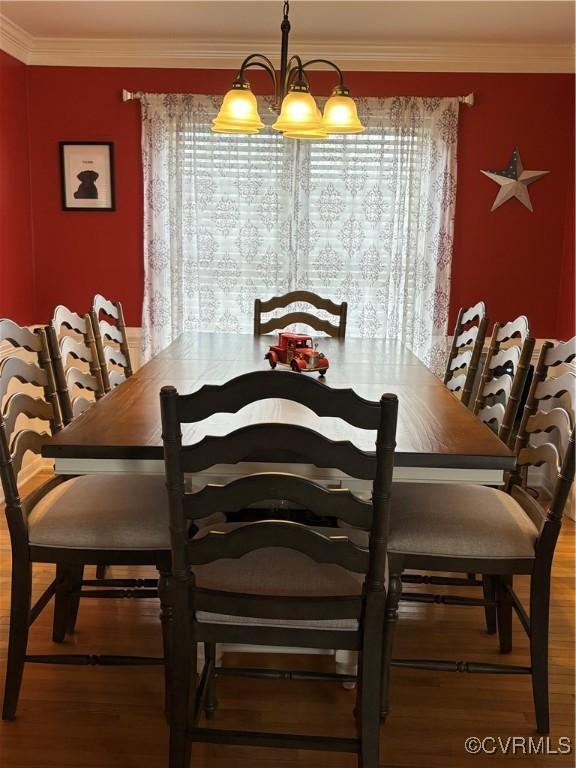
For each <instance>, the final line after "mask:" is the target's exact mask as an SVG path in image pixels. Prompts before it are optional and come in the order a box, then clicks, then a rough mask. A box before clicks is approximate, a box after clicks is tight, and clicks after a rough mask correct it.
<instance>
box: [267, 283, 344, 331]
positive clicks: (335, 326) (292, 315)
mask: <svg viewBox="0 0 576 768" xmlns="http://www.w3.org/2000/svg"><path fill="white" fill-rule="evenodd" d="M294 303H299V304H311V305H312V306H313V307H314V308H315V309H319V310H323V311H324V312H327V313H329V314H331V315H334V316H335V317H336V318H337V319H338V322H337V323H336V322H331V321H330V320H325V319H322V318H320V317H317V316H316V315H314V314H312V313H311V312H308V311H304V310H300V309H299V310H297V311H293V312H288V313H286V314H285V315H281V316H279V317H271V318H270V319H268V320H262V315H263V314H265V313H267V312H273V311H274V310H275V309H286V307H288V306H290V304H294ZM347 316H348V304H347V303H346V302H345V301H343V302H342V303H341V304H335V303H334V302H333V301H330V299H323V298H322V297H321V296H318V294H316V293H311V292H310V291H291V292H290V293H286V294H284V295H283V296H274V297H273V298H271V299H268V301H262V300H261V299H256V300H255V302H254V336H260V335H262V334H264V333H270V332H271V331H275V330H282V329H284V328H286V327H287V326H289V325H292V323H304V324H305V325H309V326H310V327H311V328H313V329H314V330H315V331H323V332H324V333H326V334H328V336H335V337H336V338H339V339H343V338H344V337H345V336H346V321H347Z"/></svg>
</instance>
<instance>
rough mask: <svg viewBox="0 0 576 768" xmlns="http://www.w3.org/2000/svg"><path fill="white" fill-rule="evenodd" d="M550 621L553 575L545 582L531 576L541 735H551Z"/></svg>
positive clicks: (535, 693) (535, 681)
mask: <svg viewBox="0 0 576 768" xmlns="http://www.w3.org/2000/svg"><path fill="white" fill-rule="evenodd" d="M549 620H550V574H548V575H547V578H545V579H536V578H535V576H532V578H531V583H530V659H531V664H532V695H533V697H534V710H535V713H536V728H537V730H538V733H541V734H544V735H546V734H548V733H550V705H549V699H548V629H549Z"/></svg>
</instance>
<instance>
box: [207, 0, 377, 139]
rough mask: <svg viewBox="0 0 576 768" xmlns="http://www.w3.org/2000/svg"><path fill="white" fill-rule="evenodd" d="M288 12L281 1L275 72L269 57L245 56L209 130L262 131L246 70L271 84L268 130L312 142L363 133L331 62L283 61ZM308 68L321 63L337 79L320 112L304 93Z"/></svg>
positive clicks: (307, 91)
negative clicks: (264, 75) (272, 118)
mask: <svg viewBox="0 0 576 768" xmlns="http://www.w3.org/2000/svg"><path fill="white" fill-rule="evenodd" d="M289 11H290V3H289V2H288V0H286V1H285V2H284V18H283V19H282V24H281V26H280V29H281V31H282V42H281V48H280V72H279V73H277V72H276V70H275V69H274V65H273V64H272V62H271V61H270V59H268V58H267V57H266V56H264V55H263V54H261V53H252V54H250V56H247V57H246V58H245V59H244V61H243V62H242V66H241V67H240V70H239V71H238V74H237V75H236V77H235V78H234V82H233V83H232V88H231V90H229V91H228V93H227V94H226V95H225V96H224V99H223V101H222V105H221V107H220V111H219V112H218V115H217V117H216V118H215V119H214V120H213V121H212V130H213V131H215V132H216V133H238V134H240V133H241V134H246V133H258V132H259V131H260V130H261V129H262V128H264V123H263V122H262V120H261V118H260V115H259V114H258V104H257V102H256V97H255V96H254V94H253V93H252V90H251V88H250V83H249V82H248V80H246V78H245V76H244V75H245V72H246V70H247V69H250V68H252V67H257V68H259V69H263V70H264V71H265V72H267V73H268V75H269V76H270V78H271V80H272V83H273V86H274V102H273V104H272V111H274V112H276V113H279V115H278V118H277V120H276V122H275V123H274V124H273V125H272V128H273V129H274V130H276V131H280V132H281V133H283V135H284V136H285V137H286V138H288V139H309V140H318V139H325V138H327V137H328V136H329V135H330V134H331V133H360V132H361V131H363V130H364V126H363V125H362V123H361V122H360V120H359V119H358V112H357V110H356V104H355V102H354V100H353V99H351V98H350V91H349V90H348V88H346V86H345V85H344V76H343V74H342V70H341V69H340V68H339V67H337V66H336V64H334V63H333V62H331V61H328V60H327V59H311V60H310V61H304V62H303V61H302V59H301V58H300V56H291V57H290V59H289V58H288V37H289V35H290V21H289V19H288V14H289ZM313 64H327V65H328V66H329V67H332V69H334V70H336V72H337V74H338V78H339V82H338V85H337V86H336V87H335V88H334V90H333V91H332V95H331V96H330V98H329V99H328V100H327V101H326V105H325V106H324V113H321V112H320V109H319V108H318V105H317V104H316V102H315V101H314V97H313V96H312V94H311V93H310V83H309V81H308V75H307V72H306V70H307V69H308V68H309V67H311V66H312V65H313Z"/></svg>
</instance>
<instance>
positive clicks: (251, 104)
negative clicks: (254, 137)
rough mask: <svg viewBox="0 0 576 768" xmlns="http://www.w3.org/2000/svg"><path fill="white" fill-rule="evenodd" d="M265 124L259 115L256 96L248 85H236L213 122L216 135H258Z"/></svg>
mask: <svg viewBox="0 0 576 768" xmlns="http://www.w3.org/2000/svg"><path fill="white" fill-rule="evenodd" d="M263 127H264V123H263V122H262V120H261V119H260V115H259V114H258V104H257V102H256V96H254V94H253V93H252V91H251V90H250V86H249V85H248V83H246V84H245V85H243V86H242V87H238V86H236V84H235V85H234V87H233V88H232V89H231V90H230V91H228V93H227V94H226V96H224V99H223V101H222V105H221V107H220V111H219V112H218V115H217V116H216V118H215V119H214V120H213V121H212V130H213V131H214V132H215V133H258V131H259V130H260V129H261V128H263Z"/></svg>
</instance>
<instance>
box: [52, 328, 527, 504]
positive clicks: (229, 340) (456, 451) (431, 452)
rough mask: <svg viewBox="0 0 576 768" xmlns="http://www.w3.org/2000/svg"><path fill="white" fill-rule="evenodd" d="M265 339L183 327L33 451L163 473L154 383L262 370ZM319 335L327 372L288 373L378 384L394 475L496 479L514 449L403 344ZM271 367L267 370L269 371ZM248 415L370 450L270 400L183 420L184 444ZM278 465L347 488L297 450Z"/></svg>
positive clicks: (181, 385)
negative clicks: (387, 396)
mask: <svg viewBox="0 0 576 768" xmlns="http://www.w3.org/2000/svg"><path fill="white" fill-rule="evenodd" d="M274 340H275V336H269V335H264V336H253V335H252V334H248V333H223V332H199V331H190V332H186V333H182V334H181V335H180V336H178V338H176V339H175V340H174V341H173V342H172V343H171V344H170V345H169V346H168V347H166V348H165V349H164V350H162V351H161V352H159V353H158V354H157V355H155V356H154V357H153V358H152V359H151V360H150V361H149V362H147V363H145V364H144V365H143V366H142V367H140V368H139V369H138V370H137V371H136V372H135V373H134V375H133V376H131V377H130V378H128V379H127V380H126V381H125V382H123V383H122V384H120V385H119V386H118V387H116V388H114V389H113V390H112V391H111V392H110V393H108V394H107V395H105V396H104V397H103V398H102V399H100V400H98V401H97V402H95V403H94V405H93V406H92V407H91V408H89V409H88V410H87V411H85V412H84V413H82V414H81V415H79V416H78V417H77V418H76V419H74V421H73V422H72V423H71V424H69V425H68V426H66V427H65V428H64V429H63V430H61V431H60V432H59V433H58V434H56V435H55V436H54V437H52V438H51V439H50V440H48V441H47V442H46V444H45V445H44V447H43V451H42V453H43V455H44V456H45V457H48V458H50V459H53V460H54V468H55V472H56V473H57V474H64V475H77V474H88V473H98V472H113V473H133V472H135V473H151V472H152V473H163V472H164V462H163V448H162V427H161V422H160V403H159V393H160V389H161V388H162V387H163V386H165V385H172V386H174V387H176V389H177V390H178V392H179V393H180V394H185V393H191V392H195V391H196V390H198V389H199V388H200V387H202V386H204V385H214V384H223V383H225V382H226V381H228V380H230V379H231V378H234V377H236V376H239V375H241V374H244V373H248V372H250V371H257V370H267V369H269V368H270V366H269V363H268V361H267V360H266V359H265V354H266V352H267V351H268V348H269V346H270V344H271V343H274ZM318 342H319V345H320V351H322V352H323V353H324V354H325V355H326V357H327V358H328V360H329V364H330V365H329V368H328V371H327V373H326V376H325V377H319V376H318V374H317V373H296V372H294V373H293V375H294V376H314V377H315V378H316V379H317V380H318V381H319V382H321V383H322V384H323V385H324V386H327V387H336V388H340V387H342V388H352V389H353V390H354V391H355V392H356V393H357V394H358V395H360V396H361V397H363V398H366V399H369V400H377V399H379V398H380V397H381V396H382V394H383V393H386V392H392V393H394V394H396V395H397V396H398V400H399V413H398V428H397V448H396V453H395V467H394V480H395V481H400V482H401V481H412V482H461V483H479V484H485V485H500V484H502V482H503V477H504V474H505V473H506V472H507V471H509V470H510V469H512V467H513V466H514V454H513V452H512V451H511V450H510V449H509V448H508V447H507V446H506V445H505V444H504V443H503V442H502V441H501V440H500V439H499V438H498V437H497V435H496V434H494V432H493V431H492V430H491V429H490V428H489V427H488V426H487V425H486V424H483V423H482V422H480V420H479V419H478V418H476V417H475V416H474V414H473V413H472V411H471V410H469V409H468V408H466V407H465V406H464V405H462V403H461V402H460V401H459V400H458V398H457V397H456V396H455V395H454V394H453V393H451V392H449V391H448V389H447V388H446V387H445V386H444V384H443V383H442V381H441V379H439V378H438V377H437V376H436V375H435V374H434V373H432V372H431V371H430V370H429V369H428V368H427V367H426V366H425V365H424V364H423V363H422V362H421V361H420V360H419V359H418V357H416V355H415V354H414V353H413V352H411V351H410V350H409V349H408V348H407V347H406V346H405V345H404V344H402V343H401V342H399V341H392V340H386V339H368V338H361V339H352V338H349V339H345V340H344V339H337V338H328V337H326V338H320V339H318ZM276 370H280V366H278V368H276ZM288 370H289V369H288ZM270 375H271V376H273V375H275V371H273V370H270ZM254 422H267V423H270V422H282V423H292V424H294V423H295V424H299V425H301V426H304V427H309V428H311V429H316V430H318V429H321V430H322V431H323V432H324V433H325V434H327V435H328V436H329V437H330V438H331V439H334V440H351V441H353V442H354V443H355V444H356V445H357V446H358V447H359V448H361V449H363V450H365V451H371V450H374V440H375V433H374V432H371V431H369V430H363V429H357V428H354V427H351V426H350V425H348V424H347V423H346V422H344V421H342V420H341V419H329V418H320V417H317V416H315V415H314V414H313V413H312V412H311V411H310V410H309V409H307V408H305V407H304V406H301V405H299V404H296V403H292V402H289V401H286V400H273V399H271V400H266V401H261V402H259V403H257V404H253V405H250V406H247V407H245V408H243V409H241V410H240V411H239V412H238V413H233V414H230V413H227V414H216V415H213V416H211V417H209V418H208V419H205V420H203V421H200V422H197V423H195V424H190V425H187V426H186V427H185V428H184V429H183V442H184V443H185V444H186V443H194V442H197V441H198V440H201V439H202V438H203V437H205V436H206V435H208V434H211V435H221V434H226V433H228V432H230V431H232V430H234V429H238V428H241V427H243V426H246V425H247V424H249V423H254ZM280 453H281V452H280ZM255 458H256V459H257V458H258V457H255ZM277 465H281V466H282V468H283V469H284V470H286V471H298V472H301V473H304V474H306V476H308V477H311V478H312V479H314V480H316V481H318V482H321V483H326V484H330V485H331V486H332V487H338V486H342V485H344V484H345V485H346V487H350V488H351V490H355V488H354V485H353V484H352V483H350V482H348V479H347V478H346V477H345V476H343V475H342V473H341V472H339V471H337V470H334V469H331V468H330V467H311V466H308V465H306V466H303V465H302V464H300V463H299V462H298V461H297V457H282V456H281V455H279V456H278V457H274V461H268V462H267V468H269V469H274V468H276V467H277ZM254 470H258V471H261V470H262V465H261V463H260V462H258V461H255V462H251V461H250V462H242V463H241V464H239V465H234V466H218V467H213V468H211V469H209V470H206V471H205V472H203V473H201V477H198V476H196V477H195V482H196V483H198V482H199V483H201V484H202V483H206V482H222V481H223V480H227V479H232V478H233V477H234V476H236V475H238V474H246V473H248V472H251V471H254Z"/></svg>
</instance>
